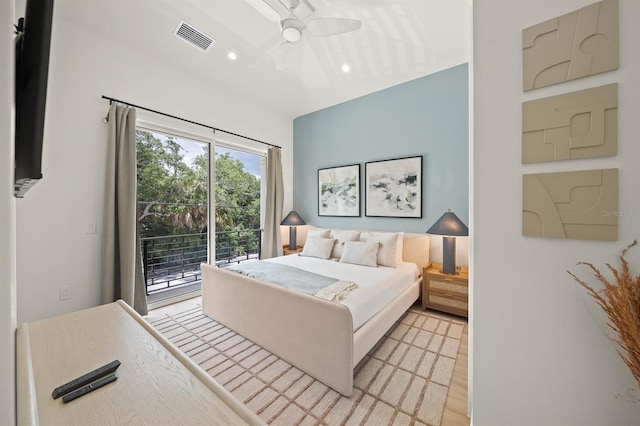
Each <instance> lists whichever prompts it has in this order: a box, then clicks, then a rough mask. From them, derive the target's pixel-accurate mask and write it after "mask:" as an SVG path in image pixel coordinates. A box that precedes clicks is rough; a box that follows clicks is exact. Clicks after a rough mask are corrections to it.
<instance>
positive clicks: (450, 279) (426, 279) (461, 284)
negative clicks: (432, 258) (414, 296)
mask: <svg viewBox="0 0 640 426" xmlns="http://www.w3.org/2000/svg"><path fill="white" fill-rule="evenodd" d="M441 269H442V266H441V265H438V264H430V265H428V266H427V267H426V268H424V270H423V275H422V307H423V308H430V309H436V310H439V311H443V312H449V313H451V314H456V315H460V316H465V317H466V316H468V312H469V308H468V306H469V274H468V272H467V270H466V268H463V269H462V270H461V271H460V273H459V274H456V275H448V274H443V273H442V272H441Z"/></svg>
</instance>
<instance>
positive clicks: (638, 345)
mask: <svg viewBox="0 0 640 426" xmlns="http://www.w3.org/2000/svg"><path fill="white" fill-rule="evenodd" d="M636 244H637V241H635V240H634V241H633V243H632V244H630V245H629V246H628V247H627V248H626V249H624V251H623V252H622V254H621V255H620V263H621V265H622V270H621V272H619V271H618V270H616V269H615V268H614V267H613V266H611V265H610V264H608V263H606V264H605V265H606V266H607V268H609V271H611V273H612V274H613V276H614V278H615V282H613V283H612V282H609V280H607V279H606V278H605V277H604V276H603V275H602V274H601V273H600V271H599V270H598V268H596V267H595V266H593V265H592V264H591V263H586V262H579V263H578V265H586V266H588V267H589V268H590V269H591V270H592V271H593V274H594V276H595V277H596V278H597V279H598V281H600V282H601V283H602V284H603V285H604V288H603V289H601V290H595V289H594V288H593V287H592V286H590V285H589V284H587V283H586V282H584V281H582V280H581V279H580V278H578V277H577V276H575V275H574V274H573V273H571V272H570V271H567V272H569V274H570V275H571V276H572V277H573V278H574V279H575V280H576V281H577V282H578V284H580V285H581V286H582V287H584V288H585V289H586V290H587V293H588V294H589V295H590V296H591V297H593V298H594V299H595V301H596V302H597V303H598V305H600V307H601V308H602V310H603V311H604V312H605V314H607V317H608V325H609V327H611V328H612V329H613V331H614V332H615V333H616V334H617V336H618V337H617V339H613V340H614V341H615V342H616V343H617V344H618V346H619V348H618V354H620V357H621V358H622V360H623V361H624V363H625V364H626V365H627V367H629V370H631V374H633V377H634V378H635V379H636V382H637V383H638V385H639V386H640V275H638V276H637V277H635V278H634V277H632V276H631V274H630V273H629V264H628V262H627V260H626V259H625V258H624V256H625V254H626V253H627V250H629V249H630V248H631V247H633V246H635V245H636Z"/></svg>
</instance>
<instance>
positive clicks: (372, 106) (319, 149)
mask: <svg viewBox="0 0 640 426" xmlns="http://www.w3.org/2000/svg"><path fill="white" fill-rule="evenodd" d="M416 155H422V156H423V160H422V168H423V176H422V178H423V181H422V218H421V219H416V218H413V219H409V218H382V217H367V216H365V201H364V196H365V195H364V171H365V166H364V164H365V163H366V162H370V161H379V160H387V159H394V158H403V157H413V156H416ZM350 164H360V165H361V169H360V170H361V178H360V183H361V187H362V188H361V194H360V202H361V204H360V210H361V213H362V214H361V216H360V217H327V216H318V169H322V168H327V167H337V166H344V165H350ZM293 206H294V209H295V210H297V211H298V213H300V215H301V216H302V217H303V218H304V220H305V221H306V222H307V223H309V224H312V225H316V226H321V227H334V228H349V229H371V230H387V231H405V232H416V233H421V232H425V231H426V230H427V229H429V227H430V226H431V225H432V224H433V223H434V222H435V221H436V220H438V219H439V218H440V216H442V214H443V213H444V212H446V211H447V209H451V210H452V211H453V212H454V213H455V214H456V215H457V216H458V217H459V218H460V219H461V220H462V221H463V222H464V223H466V224H467V225H468V224H469V66H468V64H462V65H458V66H456V67H453V68H449V69H446V70H444V71H440V72H437V73H434V74H430V75H428V76H425V77H421V78H418V79H416V80H412V81H409V82H406V83H403V84H400V85H397V86H393V87H390V88H387V89H384V90H381V91H378V92H375V93H371V94H369V95H366V96H363V97H360V98H357V99H353V100H351V101H348V102H344V103H342V104H339V105H335V106H333V107H330V108H326V109H323V110H320V111H316V112H313V113H310V114H307V115H303V116H300V117H298V118H296V119H295V120H294V122H293Z"/></svg>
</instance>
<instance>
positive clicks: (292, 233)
mask: <svg viewBox="0 0 640 426" xmlns="http://www.w3.org/2000/svg"><path fill="white" fill-rule="evenodd" d="M297 241H298V239H297V238H296V227H295V226H290V227H289V250H295V249H296V247H297V246H298V242H297Z"/></svg>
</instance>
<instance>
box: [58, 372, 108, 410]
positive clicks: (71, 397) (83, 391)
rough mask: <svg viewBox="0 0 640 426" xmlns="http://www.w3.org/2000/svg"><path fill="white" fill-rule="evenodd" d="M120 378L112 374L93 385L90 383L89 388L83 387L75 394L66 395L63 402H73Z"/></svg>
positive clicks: (74, 392)
mask: <svg viewBox="0 0 640 426" xmlns="http://www.w3.org/2000/svg"><path fill="white" fill-rule="evenodd" d="M117 378H118V376H116V375H115V374H111V375H109V376H107V377H103V378H102V379H100V380H97V381H95V382H93V383H89V384H88V385H87V386H84V387H81V388H80V389H76V390H74V391H73V392H69V393H68V394H66V395H65V396H63V397H62V402H64V403H65V404H66V403H67V402H69V401H73V400H74V399H76V398H80V397H81V396H82V395H86V394H88V393H89V392H93V391H94V390H96V389H98V388H101V387H102V386H104V385H106V384H107V383H111V382H114V381H115V380H116V379H117Z"/></svg>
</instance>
